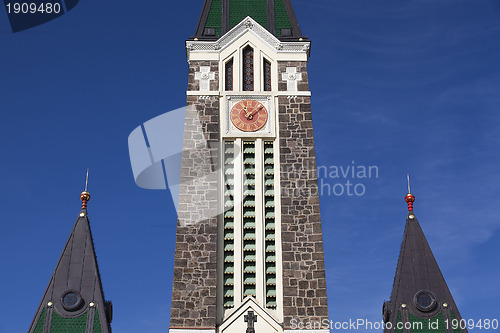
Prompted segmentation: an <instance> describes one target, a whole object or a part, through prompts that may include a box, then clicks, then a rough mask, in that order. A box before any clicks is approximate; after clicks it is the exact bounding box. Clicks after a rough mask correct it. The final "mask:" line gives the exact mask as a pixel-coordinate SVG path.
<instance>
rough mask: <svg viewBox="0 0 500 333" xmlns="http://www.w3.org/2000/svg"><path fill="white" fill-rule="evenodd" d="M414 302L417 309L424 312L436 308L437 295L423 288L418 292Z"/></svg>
mask: <svg viewBox="0 0 500 333" xmlns="http://www.w3.org/2000/svg"><path fill="white" fill-rule="evenodd" d="M414 302H415V305H416V306H417V309H419V310H420V311H423V312H429V311H432V310H434V308H435V307H436V304H437V302H436V297H434V294H433V293H432V292H430V291H428V290H421V291H419V292H418V293H416V294H415V299H414Z"/></svg>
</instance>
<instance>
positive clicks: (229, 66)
mask: <svg viewBox="0 0 500 333" xmlns="http://www.w3.org/2000/svg"><path fill="white" fill-rule="evenodd" d="M233 78H234V72H233V59H231V60H229V61H228V62H226V91H232V90H233Z"/></svg>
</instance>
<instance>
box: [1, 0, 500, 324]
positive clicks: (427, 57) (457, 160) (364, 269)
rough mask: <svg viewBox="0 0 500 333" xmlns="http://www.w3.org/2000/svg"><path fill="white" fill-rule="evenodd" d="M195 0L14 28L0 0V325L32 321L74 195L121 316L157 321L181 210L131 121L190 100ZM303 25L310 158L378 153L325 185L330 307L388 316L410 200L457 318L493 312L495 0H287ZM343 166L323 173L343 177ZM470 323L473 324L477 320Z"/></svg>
mask: <svg viewBox="0 0 500 333" xmlns="http://www.w3.org/2000/svg"><path fill="white" fill-rule="evenodd" d="M202 5H203V1H202V0H196V1H184V2H181V1H175V2H174V1H171V0H169V1H147V2H146V1H143V2H137V1H116V0H115V1H98V0H81V1H80V4H79V5H78V6H77V7H75V8H74V9H73V10H72V11H71V12H70V13H68V14H67V15H64V16H62V17H60V18H59V19H57V20H54V21H52V22H50V23H47V24H45V25H43V26H39V27H36V28H34V29H31V30H28V31H24V32H21V33H17V34H12V33H11V32H10V27H9V25H8V20H7V15H6V14H5V12H4V11H3V9H0V48H1V54H0V112H1V122H0V156H1V162H2V163H1V172H0V184H1V191H0V212H1V219H0V221H1V222H0V223H1V232H0V263H1V266H0V267H1V272H0V273H1V274H0V288H1V289H0V290H1V295H2V301H1V302H0V332H1V333H18V332H25V331H27V329H28V327H29V324H30V322H31V320H32V318H33V316H34V314H35V310H36V308H37V306H38V303H39V302H40V299H41V297H42V294H43V292H44V290H45V288H46V286H47V283H48V281H49V278H50V275H51V273H52V270H53V269H54V266H55V264H56V262H57V260H58V258H59V255H60V253H61V252H62V249H63V246H64V244H65V242H66V239H67V237H68V235H69V232H70V230H71V228H72V226H73V224H74V222H75V220H76V218H77V215H78V213H79V209H80V200H79V194H80V192H81V191H82V190H83V186H84V177H85V171H86V168H87V167H89V168H90V170H91V180H90V187H89V190H90V192H91V194H92V199H91V201H90V203H89V215H90V217H91V221H92V229H93V233H94V241H95V246H96V251H97V254H98V259H99V265H100V268H101V274H102V280H103V283H104V290H105V293H106V297H107V298H109V299H111V300H113V303H114V306H115V317H114V321H113V329H114V332H117V333H138V332H141V333H157V332H167V329H168V326H169V315H170V299H171V282H172V274H173V273H172V270H173V256H174V254H173V250H174V240H175V224H176V214H175V210H174V208H173V204H172V201H171V198H170V196H169V194H168V192H167V191H148V190H142V189H140V188H138V187H137V186H136V185H135V184H134V180H133V177H132V171H131V167H130V162H129V156H128V148H127V137H128V135H129V133H130V132H131V131H132V130H133V129H134V128H136V127H137V126H139V125H140V124H142V123H143V122H145V121H147V120H149V119H151V118H153V117H155V116H157V115H160V114H162V113H164V112H167V111H169V110H172V109H175V108H178V107H180V106H182V105H184V104H185V90H186V86H187V73H188V68H187V63H186V58H185V49H184V41H185V39H186V38H188V37H189V36H190V35H192V34H193V33H194V30H195V28H196V24H197V21H198V17H199V14H200V13H201V9H202ZM293 5H294V8H295V11H296V14H297V17H298V20H299V23H300V25H301V28H302V31H303V33H304V34H306V35H308V36H309V37H310V39H311V40H312V43H313V44H312V52H311V59H310V65H309V76H310V82H311V90H312V92H313V99H312V100H313V121H314V130H315V139H316V153H317V160H318V164H319V165H322V166H327V167H330V166H339V167H340V166H344V167H346V166H349V165H352V161H355V164H356V165H364V166H371V165H373V166H377V167H378V170H379V174H378V178H375V177H373V178H372V179H351V180H350V181H351V182H354V183H362V184H363V185H364V186H365V189H366V193H365V195H364V196H361V197H358V196H352V197H351V196H347V195H343V196H336V195H327V194H325V195H323V196H322V197H321V212H322V218H323V232H324V239H325V260H326V268H327V284H328V298H329V310H330V317H331V319H333V320H335V321H344V320H348V319H349V318H352V319H357V318H367V319H369V320H372V321H379V320H381V308H382V303H383V301H384V300H386V299H388V298H389V296H390V292H391V288H392V282H393V278H394V272H395V269H396V263H397V257H398V254H399V249H400V244H401V240H402V236H403V229H404V222H405V217H406V204H405V203H404V200H403V198H404V195H405V194H406V173H407V172H410V173H411V174H412V192H413V193H414V194H415V196H416V198H417V200H416V202H415V212H416V215H417V218H418V219H419V221H420V223H421V225H422V228H423V230H424V232H425V233H426V235H427V238H428V240H429V243H430V245H431V247H432V249H433V251H434V254H435V256H436V258H437V260H438V263H439V264H440V266H441V269H442V271H443V274H444V276H445V278H446V279H447V282H448V285H449V287H450V289H451V291H452V293H453V295H454V298H455V301H456V302H457V304H458V306H459V308H460V311H461V314H462V316H463V317H464V318H466V319H471V318H472V319H476V320H477V319H484V318H495V317H496V318H497V319H500V318H499V317H500V311H499V310H498V299H499V298H500V288H499V286H498V281H499V280H500V267H499V263H498V255H499V254H500V219H499V218H498V213H497V211H498V200H499V199H498V195H497V192H498V189H499V188H500V176H499V175H498V170H499V166H500V150H499V148H498V147H499V145H500V130H499V129H500V93H499V92H500V60H499V59H500V57H499V55H500V43H499V41H500V2H499V1H496V0H439V1H435V0H434V1H430V0H385V1H373V0H313V1H306V0H294V1H293ZM347 180H349V179H326V180H324V182H325V183H328V184H331V185H335V184H336V183H345V182H346V181H347ZM473 332H479V330H473Z"/></svg>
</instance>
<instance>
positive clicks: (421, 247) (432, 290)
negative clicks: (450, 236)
mask: <svg viewBox="0 0 500 333" xmlns="http://www.w3.org/2000/svg"><path fill="white" fill-rule="evenodd" d="M405 200H406V202H407V204H408V216H407V218H406V227H405V231H404V236H403V242H402V244H401V252H400V254H399V260H398V266H397V269H396V276H395V278H394V285H393V289H392V294H391V300H390V301H389V302H385V303H384V306H383V317H384V322H385V323H386V328H385V330H384V332H398V333H412V332H429V333H432V332H436V333H437V332H440V333H441V332H443V333H445V332H446V333H459V332H460V329H458V330H453V329H452V325H451V324H452V321H453V320H454V319H457V320H460V319H461V316H460V313H459V311H458V308H457V305H456V304H455V301H454V300H453V297H452V295H451V292H450V289H449V288H448V285H447V284H446V281H445V279H444V277H443V274H442V273H441V270H440V269H439V266H438V264H437V261H436V259H435V258H434V255H433V253H432V250H431V248H430V246H429V243H428V242H427V239H426V238H425V235H424V233H423V231H422V229H421V227H420V224H419V223H418V220H417V218H416V217H415V214H414V212H413V203H414V201H415V196H414V195H413V194H411V193H408V194H407V195H406V197H405ZM446 321H447V322H448V323H449V326H450V327H448V328H447V327H446ZM419 325H422V326H419ZM462 332H467V331H466V330H462Z"/></svg>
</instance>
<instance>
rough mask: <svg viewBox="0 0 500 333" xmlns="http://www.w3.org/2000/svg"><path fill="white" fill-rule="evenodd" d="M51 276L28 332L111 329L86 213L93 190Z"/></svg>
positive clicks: (86, 195) (91, 332) (74, 332)
mask: <svg viewBox="0 0 500 333" xmlns="http://www.w3.org/2000/svg"><path fill="white" fill-rule="evenodd" d="M80 198H81V200H82V210H81V211H80V214H79V216H78V219H77V220H76V223H75V226H74V227H73V230H72V231H71V234H70V235H69V238H68V241H67V242H66V246H65V247H64V250H63V253H62V255H61V257H60V258H59V262H58V263H57V266H56V268H55V270H54V273H53V274H52V277H51V278H50V282H49V285H48V286H47V289H46V290H45V294H44V295H43V298H42V302H41V303H40V305H39V307H38V310H37V311H36V314H35V317H34V319H33V322H32V323H31V326H30V328H29V330H28V333H51V332H52V333H55V332H65V333H111V326H110V323H111V320H112V311H113V310H112V304H111V302H107V301H105V298H104V292H103V289H102V284H101V276H100V274H99V267H98V265H97V258H96V254H95V250H94V242H93V239H92V232H91V231H90V224H89V219H88V215H87V202H88V201H89V200H90V194H89V193H88V192H87V191H84V192H83V193H82V194H81V196H80Z"/></svg>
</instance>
